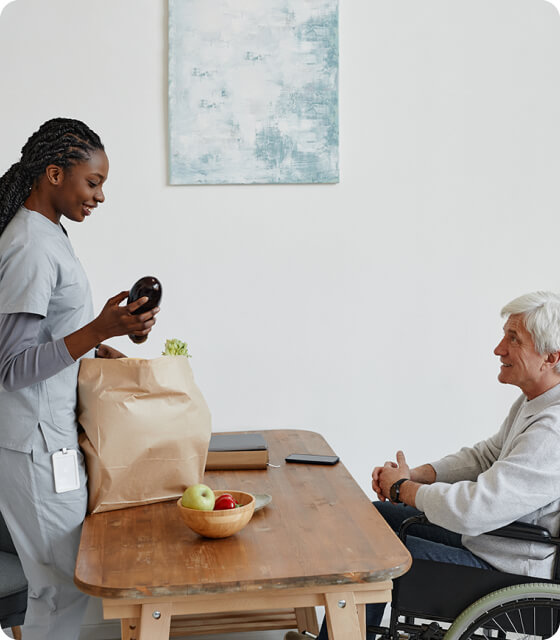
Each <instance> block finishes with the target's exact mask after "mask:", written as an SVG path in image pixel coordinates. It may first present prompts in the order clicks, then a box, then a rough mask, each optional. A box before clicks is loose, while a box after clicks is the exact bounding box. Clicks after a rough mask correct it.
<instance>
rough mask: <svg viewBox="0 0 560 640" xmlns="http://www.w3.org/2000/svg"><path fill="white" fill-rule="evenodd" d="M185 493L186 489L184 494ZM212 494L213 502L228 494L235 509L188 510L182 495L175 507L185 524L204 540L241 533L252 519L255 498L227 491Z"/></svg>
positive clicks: (242, 492)
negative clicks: (233, 502)
mask: <svg viewBox="0 0 560 640" xmlns="http://www.w3.org/2000/svg"><path fill="white" fill-rule="evenodd" d="M195 486H196V485H195ZM187 491H188V489H186V491H185V493H186V492H187ZM195 493H196V492H195ZM213 493H214V497H215V501H218V500H220V496H221V495H222V494H229V495H230V496H231V497H232V498H233V500H234V501H235V502H236V503H237V505H236V506H235V508H227V509H213V508H212V510H210V509H197V508H189V507H186V506H185V505H184V504H183V498H184V494H183V497H181V498H179V500H177V507H178V509H179V513H180V515H181V518H182V519H183V521H184V522H185V524H186V525H187V526H188V527H189V528H191V529H192V530H193V531H194V532H195V533H198V534H199V535H201V536H204V537H205V538H227V537H229V536H231V535H233V534H234V533H237V532H238V531H241V529H243V527H244V526H245V525H246V524H247V523H248V522H249V520H251V518H252V517H253V512H254V510H255V497H254V496H253V495H252V494H250V493H246V492H245V491H233V490H227V491H214V492H213ZM213 506H214V504H213V505H212V507H213Z"/></svg>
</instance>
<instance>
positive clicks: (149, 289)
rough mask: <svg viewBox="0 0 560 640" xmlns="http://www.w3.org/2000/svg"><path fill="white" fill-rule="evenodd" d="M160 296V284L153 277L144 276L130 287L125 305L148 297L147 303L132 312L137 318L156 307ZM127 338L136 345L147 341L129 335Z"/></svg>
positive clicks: (143, 337)
mask: <svg viewBox="0 0 560 640" xmlns="http://www.w3.org/2000/svg"><path fill="white" fill-rule="evenodd" d="M161 294H162V289H161V282H160V281H159V280H158V279H157V278H154V277H153V276H144V277H143V278H140V280H138V281H137V282H135V283H134V284H133V285H132V287H131V289H130V292H129V294H128V300H127V304H130V303H131V302H134V301H136V300H139V299H140V298H143V297H144V296H147V297H148V302H146V303H145V304H143V305H142V306H141V307H139V308H138V309H136V311H133V315H135V316H137V315H139V314H140V313H144V312H145V311H150V309H153V308H154V307H157V306H158V304H159V303H160V300H161ZM128 337H129V338H130V339H131V340H132V342H135V343H136V344H140V343H141V342H145V341H146V340H147V339H148V336H135V335H133V334H130V335H129V336H128Z"/></svg>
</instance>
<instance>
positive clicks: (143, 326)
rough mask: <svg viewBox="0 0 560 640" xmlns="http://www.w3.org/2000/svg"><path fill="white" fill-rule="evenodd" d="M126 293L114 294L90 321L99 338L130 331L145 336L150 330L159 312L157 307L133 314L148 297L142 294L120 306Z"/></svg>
mask: <svg viewBox="0 0 560 640" xmlns="http://www.w3.org/2000/svg"><path fill="white" fill-rule="evenodd" d="M128 294H129V292H128V291H121V292H120V293H118V294H117V295H116V296H113V297H112V298H109V300H107V302H106V303H105V306H104V307H103V309H102V310H101V313H100V314H99V315H98V316H97V318H95V320H94V321H93V322H92V324H93V325H95V329H96V330H97V331H99V334H100V335H101V336H102V338H101V340H106V339H107V338H113V337H115V336H126V335H128V334H131V333H132V334H134V335H136V336H146V335H148V333H150V331H151V330H152V327H153V326H154V324H155V322H156V320H155V316H156V315H157V313H159V307H154V308H153V309H151V310H150V311H145V312H144V313H141V314H140V315H133V313H134V311H136V309H139V308H140V307H141V306H142V305H143V304H146V302H148V298H147V296H144V297H142V298H140V299H138V300H135V301H134V302H131V303H130V304H127V305H123V306H121V302H123V300H125V299H126V298H127V297H128Z"/></svg>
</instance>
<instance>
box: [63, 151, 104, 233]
mask: <svg viewBox="0 0 560 640" xmlns="http://www.w3.org/2000/svg"><path fill="white" fill-rule="evenodd" d="M108 173H109V160H108V159H107V155H106V154H105V152H104V151H102V150H101V149H98V150H97V151H95V152H94V153H93V154H92V156H91V157H90V159H89V160H87V161H85V162H80V163H78V164H75V165H73V166H71V167H68V168H67V169H64V170H63V172H62V176H61V177H62V179H61V180H60V182H59V184H58V185H57V188H56V189H55V190H54V193H53V206H54V209H55V212H56V214H57V217H58V218H59V219H60V216H64V217H66V218H68V219H69V220H74V221H75V222H83V221H84V220H85V219H86V218H87V217H88V216H89V215H91V213H92V211H93V209H95V207H97V205H98V204H99V203H101V202H103V201H104V200H105V195H104V194H103V188H102V187H103V184H104V182H105V180H107V174H108Z"/></svg>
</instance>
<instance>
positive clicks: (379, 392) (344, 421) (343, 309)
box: [0, 0, 560, 494]
mask: <svg viewBox="0 0 560 640" xmlns="http://www.w3.org/2000/svg"><path fill="white" fill-rule="evenodd" d="M166 19H167V16H166V2H165V0H96V2H95V3H91V2H83V1H78V0H48V1H46V0H17V1H16V2H14V3H12V4H10V5H8V6H7V7H6V8H5V10H4V12H3V13H2V16H1V18H0V78H1V84H0V87H1V88H0V92H1V94H0V95H1V103H0V104H1V107H0V108H1V114H2V118H1V119H0V140H1V144H0V170H1V171H4V170H5V169H7V168H8V166H9V165H10V164H11V163H12V162H14V161H16V160H17V159H18V157H19V149H20V148H21V146H22V145H23V143H24V142H25V140H26V138H27V136H28V135H29V134H30V133H31V132H32V131H34V130H35V129H36V128H37V127H38V125H39V124H40V123H41V122H43V121H44V120H46V119H48V118H50V117H54V116H59V115H65V116H71V117H78V118H81V119H83V120H85V121H86V122H88V123H89V124H90V125H91V126H92V127H93V128H94V129H96V130H97V131H98V132H99V133H100V134H101V136H102V138H103V140H104V142H105V145H106V148H107V151H108V154H109V158H110V161H111V173H110V179H109V182H108V183H107V189H106V195H107V202H106V203H105V204H104V205H103V206H102V207H101V209H100V210H98V211H99V212H98V213H97V212H96V214H95V215H94V216H93V217H92V218H91V219H89V220H88V221H87V222H85V223H84V224H82V225H73V226H71V227H70V234H71V238H72V241H73V243H74V245H75V247H76V250H77V252H78V254H79V255H80V256H81V258H82V260H83V262H84V264H85V266H86V269H87V271H88V273H89V276H90V280H91V284H92V287H93V291H94V298H95V303H96V306H97V308H98V309H99V308H100V307H101V305H102V304H103V302H104V301H105V299H106V298H108V297H109V296H110V295H112V294H114V293H116V292H117V291H119V290H121V289H126V288H129V287H130V286H131V285H132V283H133V282H134V281H135V280H136V279H137V278H138V277H140V276H142V275H147V274H151V275H156V276H157V277H158V278H160V279H161V281H162V282H163V286H164V298H163V305H162V311H161V314H160V315H159V319H158V324H157V326H156V328H155V329H154V331H153V332H152V335H151V336H150V339H149V341H148V342H147V343H146V345H144V346H141V347H135V346H133V345H132V343H130V342H129V341H128V339H127V338H122V339H117V340H114V341H113V344H115V346H117V347H120V348H122V349H123V350H126V352H127V353H128V354H129V355H138V356H146V357H152V356H156V355H158V353H159V351H160V350H161V347H162V345H163V343H164V341H165V339H166V338H167V337H179V338H181V339H184V340H186V341H187V342H188V343H189V346H190V349H191V351H192V354H193V359H192V366H193V369H194V371H195V376H196V378H197V380H198V383H199V385H200V387H201V389H202V391H203V393H204V394H205V396H206V398H207V400H208V403H209V405H210V407H211V410H212V413H213V419H214V428H215V429H216V430H217V429H233V428H236V427H250V428H259V427H306V428H311V429H314V430H317V431H320V432H321V433H322V434H324V436H325V437H326V438H327V440H328V441H329V443H330V444H331V446H332V447H333V448H334V449H335V450H336V451H337V452H338V453H339V454H340V455H341V457H342V459H343V461H344V462H345V463H346V465H347V466H348V468H349V469H350V471H351V472H352V473H353V474H354V476H355V478H356V479H357V481H358V482H359V483H360V485H361V486H362V487H363V488H364V489H365V490H366V491H367V492H368V494H371V490H370V488H369V481H370V472H371V468H372V466H373V465H374V464H377V463H379V462H383V461H384V460H385V459H387V458H389V457H393V455H394V451H395V449H396V448H398V447H403V448H404V449H405V451H406V452H407V453H408V456H409V460H410V462H411V463H412V464H417V463H421V462H425V461H427V460H430V459H434V458H437V457H439V456H440V455H442V454H444V453H445V452H447V451H449V450H451V449H455V448H457V447H459V446H460V445H462V444H463V443H471V442H473V441H475V440H477V439H480V438H481V437H484V436H486V435H488V434H490V433H492V432H493V430H495V429H496V428H497V427H498V425H499V423H500V422H501V420H502V418H503V416H504V415H505V413H506V411H507V408H508V406H509V404H510V403H511V402H512V401H513V399H514V398H515V397H516V395H517V390H516V389H513V388H506V387H502V386H500V385H499V384H498V383H497V381H496V375H497V369H498V367H497V361H496V357H495V356H493V355H492V349H493V347H494V346H495V344H496V343H497V341H498V338H499V335H500V332H501V325H502V321H501V319H500V318H499V309H500V308H501V306H502V305H503V304H505V303H506V302H508V301H509V300H510V299H511V298H513V297H515V296H517V295H519V294H521V293H525V292H527V291H530V290H534V289H541V288H545V289H560V270H559V267H558V260H557V246H558V237H559V231H560V216H559V215H558V209H559V202H560V180H559V179H558V176H559V175H560V157H559V150H560V125H559V120H558V113H560V82H559V79H560V74H559V71H560V50H559V44H560V39H559V37H558V35H559V28H560V19H559V16H558V13H557V12H556V10H555V9H554V8H553V7H552V5H550V4H548V3H546V2H544V1H543V0H464V1H462V2H457V1H454V0H423V1H422V2H418V0H400V1H396V0H395V1H392V2H387V1H386V0H352V1H351V2H350V1H346V0H341V3H340V166H341V182H340V184H339V185H330V186H321V185H312V186H311V185H310V186H287V185H282V186H219V187H218V186H216V187H213V186H202V187H200V186H199V187H170V186H167V183H166V175H167V141H166V128H167V109H166V90H167V76H166V55H167V39H166Z"/></svg>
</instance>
